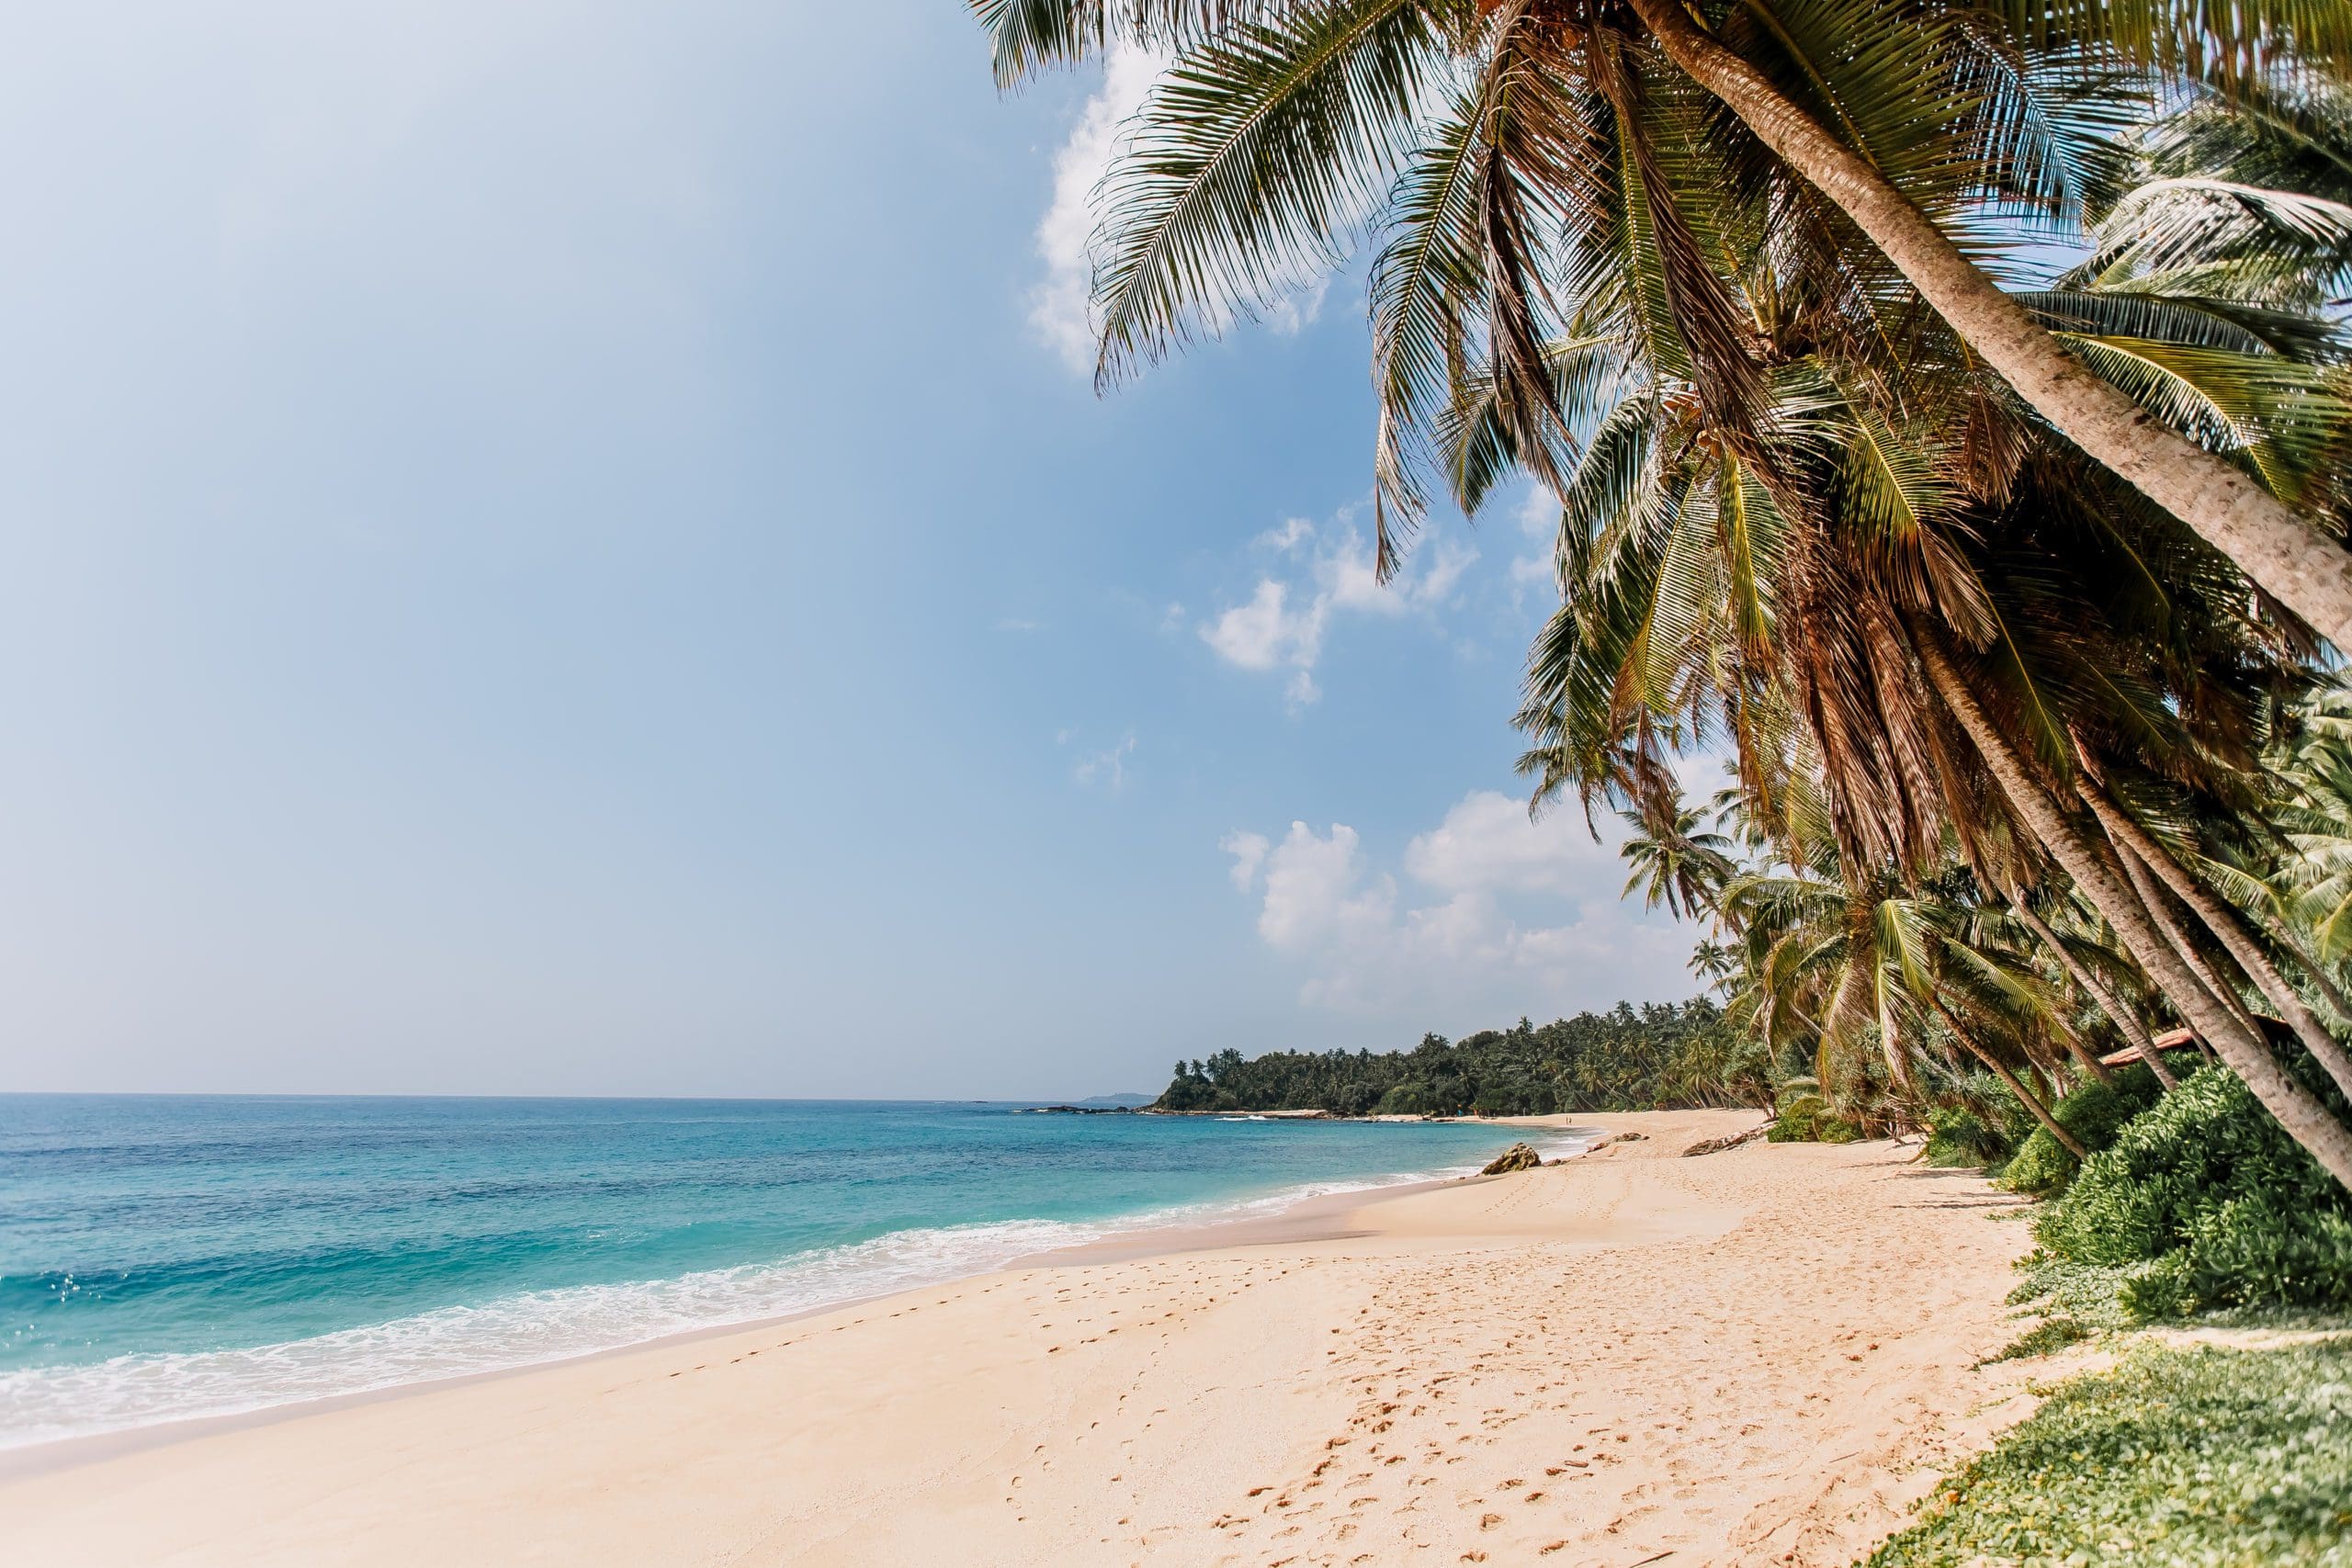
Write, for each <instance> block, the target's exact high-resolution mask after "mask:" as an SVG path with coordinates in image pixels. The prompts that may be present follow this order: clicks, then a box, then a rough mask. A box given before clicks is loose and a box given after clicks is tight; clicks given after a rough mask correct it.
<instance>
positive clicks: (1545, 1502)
mask: <svg viewBox="0 0 2352 1568" xmlns="http://www.w3.org/2000/svg"><path fill="white" fill-rule="evenodd" d="M1753 1120H1754V1118H1753V1117H1752V1116H1744V1115H1741V1114H1738V1113H1733V1112H1691V1113H1659V1114H1655V1115H1645V1116H1617V1117H1585V1118H1579V1119H1578V1121H1579V1122H1580V1123H1583V1124H1591V1123H1595V1122H1598V1123H1601V1124H1604V1125H1607V1126H1609V1127H1611V1128H1612V1129H1616V1128H1634V1129H1639V1130H1641V1131H1643V1132H1644V1133H1645V1134H1647V1139H1646V1141H1645V1142H1641V1143H1631V1144H1624V1145H1617V1146H1615V1147H1612V1148H1611V1149H1607V1150H1604V1151H1601V1152H1600V1153H1597V1154H1594V1155H1591V1156H1586V1157H1584V1158H1582V1159H1579V1160H1576V1161H1572V1162H1570V1163H1568V1164H1566V1165H1564V1166H1559V1167H1553V1168H1545V1169H1543V1170H1538V1171H1530V1172H1525V1173H1521V1174H1520V1175H1516V1176H1509V1177H1500V1178H1496V1179H1491V1180H1485V1181H1476V1182H1467V1183H1460V1184H1454V1185H1450V1186H1447V1187H1444V1188H1442V1189H1438V1190H1424V1191H1419V1192H1415V1193H1411V1194H1408V1195H1406V1196H1402V1197H1393V1198H1390V1199H1386V1200H1384V1201H1374V1202H1371V1203H1368V1204H1366V1205H1364V1206H1363V1207H1362V1208H1360V1209H1357V1210H1355V1211H1354V1212H1352V1213H1348V1214H1346V1215H1344V1216H1340V1217H1339V1218H1337V1219H1336V1220H1326V1221H1323V1222H1320V1223H1318V1224H1317V1229H1318V1230H1320V1231H1321V1232H1323V1233H1324V1234H1323V1236H1322V1238H1321V1239H1312V1238H1307V1237H1304V1236H1294V1237H1290V1238H1287V1239H1284V1238H1276V1239H1271V1240H1270V1239H1267V1237H1266V1233H1264V1232H1263V1231H1261V1232H1259V1233H1257V1234H1255V1235H1252V1236H1250V1238H1249V1239H1248V1241H1247V1242H1246V1243H1245V1242H1243V1241H1241V1240H1238V1239H1236V1238H1235V1237H1232V1236H1227V1237H1224V1238H1222V1239H1219V1238H1216V1237H1203V1238H1199V1239H1202V1240H1205V1241H1208V1242H1210V1243H1211V1245H1210V1247H1209V1248H1208V1249H1207V1250H1197V1251H1186V1252H1182V1253H1177V1254H1173V1255H1163V1256H1159V1257H1151V1258H1124V1259H1121V1260H1114V1261H1083V1260H1080V1261H1068V1260H1065V1261H1057V1262H1056V1263H1054V1264H1052V1265H1050V1266H1045V1267H1037V1268H1031V1269H1023V1270H1019V1271H1016V1272H1010V1273H1002V1274H994V1275H989V1276H985V1277H982V1278H979V1279H976V1280H968V1281H966V1282H964V1283H961V1284H957V1285H953V1286H945V1287H941V1288H938V1289H935V1290H930V1291H923V1292H913V1293H910V1294H908V1295H904V1296H898V1297H892V1298H889V1299H888V1300H885V1301H881V1302H877V1303H867V1304H865V1305H862V1306H857V1307H851V1308H845V1309H842V1310H840V1311H836V1312H831V1313H828V1314H820V1315H818V1316H814V1317H809V1318H803V1319H798V1320H796V1321H793V1322H790V1323H785V1324H775V1325H767V1326H765V1327H762V1328H755V1329H746V1330H739V1331H730V1332H729V1333H728V1334H726V1335H723V1336H717V1337H704V1338H699V1339H694V1340H688V1341H680V1342H673V1343H669V1344H664V1345H659V1346H653V1347H650V1348H644V1349H639V1350H633V1351H628V1352H622V1353H618V1354H615V1355H610V1356H604V1357H597V1358H594V1359H587V1360H582V1361H576V1362H571V1363H567V1364H563V1365H560V1366H554V1367H547V1368H540V1369H537V1370H533V1371H522V1372H517V1373H514V1374H511V1375H505V1376H500V1377H495V1378H491V1379H485V1380H480V1381H475V1382H466V1383H461V1384H455V1385H445V1386H441V1387H436V1388H427V1389H424V1390H419V1391H416V1392H413V1393H404V1394H401V1395H400V1396H398V1397H392V1398H387V1399H380V1400H375V1401H370V1402H365V1403H359V1404H348V1405H345V1406H342V1407H339V1408H332V1409H326V1410H322V1411H316V1412H312V1413H309V1414H302V1415H297V1416H287V1417H284V1418H278V1419H273V1420H268V1421H266V1422H262V1423H258V1424H252V1425H247V1426H243V1427H235V1428H232V1429H228V1430H213V1431H208V1432H205V1433H203V1434H202V1435H199V1436H195V1437H191V1438H186V1439H184V1440H180V1441H175V1442H171V1443H168V1444H164V1445H162V1446H154V1447H148V1448H144V1449H140V1450H133V1451H128V1452H117V1453H114V1454H111V1455H108V1456H107V1457H101V1458H98V1459H96V1460H92V1461H87V1462H81V1463H76V1464H74V1465H72V1466H70V1467H68V1468H63V1469H51V1470H49V1471H46V1472H35V1473H29V1474H22V1475H18V1476H17V1477H15V1478H14V1479H11V1480H7V1481H6V1482H0V1561H6V1562H23V1563H36V1562H73V1563H76V1564H111V1563H124V1564H141V1565H148V1564H165V1563H170V1564H182V1563H216V1562H217V1563H237V1564H276V1563H286V1564H313V1563H383V1564H398V1565H401V1568H410V1565H416V1564H433V1565H435V1568H441V1565H448V1564H469V1563H508V1562H556V1563H564V1564H605V1563H610V1564H614V1565H616V1568H617V1565H623V1564H626V1565H628V1568H640V1565H653V1564H668V1563H697V1564H705V1563H707V1564H717V1563H729V1564H766V1563H857V1564H875V1565H891V1564H899V1563H922V1564H940V1565H959V1564H999V1563H1003V1564H1012V1563H1085V1564H1091V1563H1114V1564H1116V1563H1130V1562H1138V1563H1139V1562H1149V1563H1170V1564H1192V1563H1255V1564H1276V1563H1295V1564H1300V1565H1305V1564H1326V1563H1362V1564H1381V1563H1391V1562H1432V1563H1438V1562H1443V1563H1452V1562H1496V1563H1531V1562H1561V1563H1577V1564H1587V1563H1605V1564H1611V1565H1614V1568H1630V1565H1632V1564H1634V1563H1639V1562H1649V1561H1657V1562H1663V1563H1665V1564H1666V1568H1685V1565H1689V1564H1697V1563H1706V1562H1819V1563H1840V1564H1842V1563H1845V1562H1850V1561H1851V1560H1852V1558H1853V1557H1854V1555H1855V1554H1856V1553H1857V1552H1858V1551H1860V1550H1861V1549H1862V1548H1864V1547H1866V1546H1867V1545H1868V1543H1869V1542H1870V1541H1871V1540H1873V1539H1875V1538H1876V1537H1878V1536H1880V1535H1883V1534H1884V1533H1885V1532H1886V1531H1887V1530H1889V1529H1894V1528H1897V1527H1899V1525H1900V1524H1901V1522H1902V1518H1903V1513H1902V1510H1903V1508H1904V1506H1905V1505H1906V1504H1907V1503H1908V1502H1909V1501H1910V1500H1911V1499H1912V1498H1914V1497H1916V1496H1917V1495H1919V1494H1920V1493H1921V1492H1923V1491H1924V1490H1925V1489H1926V1488H1927V1487H1928V1484H1929V1483H1931V1482H1932V1480H1933V1478H1934V1475H1935V1474H1936V1472H1938V1471H1939V1470H1940V1469H1941V1468H1943V1467H1945V1466H1947V1465H1949V1464H1950V1463H1951V1462H1952V1461H1954V1460H1955V1459H1956V1458H1958V1457H1959V1456H1960V1455H1961V1454H1962V1453H1964V1452H1965V1451H1967V1450H1969V1449H1971V1448H1973V1446H1975V1445H1976V1444H1978V1443H1981V1442H1982V1441H1983V1440H1984V1439H1985V1436H1986V1434H1987V1433H1989V1432H1990V1431H1991V1430H1992V1429H1993V1428H1995V1427H1996V1426H1997V1425H1999V1424H2002V1423H2003V1422H2005V1421H2007V1420H2008V1419H2013V1418H2015V1417H2016V1416H2018V1415H2021V1414H2022V1413H2023V1411H2024V1408H2025V1403H2026V1402H2025V1399H2024V1398H2023V1396H2022V1395H2021V1394H2020V1393H2019V1390H2020V1389H2021V1386H2022V1382H2023V1378H2022V1374H2021V1373H2020V1372H2019V1371H2018V1370H2017V1369H2016V1368H2015V1367H2014V1366H2013V1365H2012V1366H2003V1367H1996V1368H1989V1369H1985V1370H1984V1371H1972V1370H1971V1363H1972V1362H1973V1361H1974V1360H1975V1359H1978V1358H1979V1357H1981V1356H1983V1355H1985V1354H1986V1353H1988V1352H1989V1351H1990V1350H1992V1349H1994V1348H1997V1347H1998V1346H1999V1345H2000V1344H2002V1343H2003V1342H2005V1341H2006V1340H2007V1338H2008V1337H2010V1336H2011V1335H2012V1334H2013V1333H2014V1332H2015V1325H2013V1324H2011V1323H2010V1322H2008V1321H2007V1314H2006V1312H2005V1310H2004V1308H2003V1307H2002V1305H2001V1298H2002V1296H2003V1294H2004V1293H2005V1292H2007V1290H2008V1288H2009V1286H2010V1285H2011V1283H2012V1282H2013V1276H2012V1275H2011V1273H2010V1271H2009V1269H2008V1268H2007V1264H2008V1262H2009V1260H2010V1258H2012V1257H2013V1256H2015V1255H2016V1253H2017V1252H2018V1251H2019V1250H2021V1249H2022V1248H2023V1247H2024V1246H2025V1245H2026V1235H2025V1230H2024V1227H2023V1226H2022V1225H2021V1224H2017V1223H2015V1222H2014V1221H2011V1222H2010V1223H2003V1224H1996V1223H1994V1222H1993V1221H1992V1220H1991V1219H1990V1218H1988V1215H1989V1214H1991V1213H1997V1212H1999V1211H2000V1210H2002V1209H2004V1208H2007V1207H2008V1206H2009V1205H2008V1201H2007V1200H2006V1199H2003V1198H2002V1197H2000V1195H1998V1194H1996V1193H1994V1192H1993V1191H1992V1190H1990V1189H1988V1188H1987V1187H1986V1186H1985V1184H1984V1183H1983V1182H1981V1181H1979V1180H1977V1179H1973V1177H1968V1176H1963V1175H1958V1174H1954V1173H1951V1172H1940V1171H1931V1170H1928V1169H1926V1168H1921V1167H1918V1166H1915V1165H1910V1164H1907V1163H1905V1162H1906V1159H1907V1156H1908V1151H1905V1150H1898V1149H1894V1148H1892V1147H1890V1146H1889V1145H1883V1144H1869V1145H1850V1146H1848V1147H1843V1148H1837V1147H1823V1146H1779V1147H1774V1146H1768V1145H1750V1146H1747V1147H1744V1148H1741V1149H1738V1150H1736V1151H1733V1152H1731V1153H1727V1154H1721V1155H1713V1156H1705V1157H1702V1158H1697V1159H1682V1158H1678V1157H1674V1156H1677V1155H1678V1154H1679V1151H1680V1149H1681V1148H1682V1147H1683V1146H1684V1145H1687V1144H1690V1143H1691V1142H1693V1141H1695V1140H1697V1139H1699V1138H1702V1137H1706V1136H1711V1135H1714V1134H1721V1133H1724V1132H1726V1131H1732V1130H1736V1129H1738V1128H1740V1127H1743V1126H1746V1125H1748V1124H1751V1123H1752V1122H1753ZM1334 1233H1337V1234H1334ZM1667 1552H1671V1553H1672V1555H1671V1556H1670V1557H1660V1556H1659V1555H1658V1554H1661V1553H1667Z"/></svg>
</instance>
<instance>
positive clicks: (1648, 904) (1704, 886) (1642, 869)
mask: <svg viewBox="0 0 2352 1568" xmlns="http://www.w3.org/2000/svg"><path fill="white" fill-rule="evenodd" d="M1619 816H1621V817H1622V818H1624V821H1625V825H1626V827H1627V829H1629V831H1628V832H1627V833H1626V835H1625V838H1624V840H1623V842H1622V843H1620V844H1619V845H1618V848H1617V853H1618V854H1619V856H1620V857H1622V858H1623V860H1624V861H1625V862H1626V863H1629V864H1630V865H1632V866H1633V868H1634V871H1633V874H1632V875H1630V876H1628V877H1627V878H1626V879H1625V889H1624V891H1625V895H1626V896H1627V897H1631V896H1632V895H1633V892H1634V889H1635V888H1637V887H1638V888H1640V889H1642V907H1643V908H1646V909H1655V908H1657V907H1658V906H1659V905H1660V904H1664V905H1665V906H1666V908H1667V912H1668V914H1671V915H1673V916H1674V917H1675V918H1676V919H1682V918H1684V917H1686V916H1688V917H1691V918H1692V919H1695V918H1697V917H1698V916H1699V914H1700V913H1702V911H1707V910H1712V909H1713V907H1714V902H1715V895H1716V894H1717V893H1718V892H1719V891H1721V889H1722V888H1723V886H1724V884H1725V883H1726V882H1729V881H1730V880H1731V877H1732V873H1733V870H1734V866H1733V863H1732V858H1731V854H1730V849H1731V840H1728V839H1726V838H1724V836H1723V835H1722V834H1721V833H1713V832H1709V831H1707V830H1706V829H1703V828H1702V827H1701V826H1700V825H1699V814H1698V813H1697V812H1695V811H1692V810H1691V809H1690V808H1688V807H1683V806H1681V805H1680V803H1679V801H1678V802H1673V803H1671V804H1670V805H1669V806H1668V808H1667V809H1666V810H1665V811H1663V812H1639V811H1625V812H1620V813H1619Z"/></svg>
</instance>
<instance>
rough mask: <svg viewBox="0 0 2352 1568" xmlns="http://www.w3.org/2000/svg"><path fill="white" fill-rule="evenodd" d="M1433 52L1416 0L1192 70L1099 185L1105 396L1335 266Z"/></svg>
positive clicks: (1293, 13) (1288, 19)
mask: <svg viewBox="0 0 2352 1568" xmlns="http://www.w3.org/2000/svg"><path fill="white" fill-rule="evenodd" d="M1438 41H1439V39H1438V36H1437V34H1436V31H1435V29H1434V28H1433V26H1432V24H1431V20H1430V16H1429V14H1428V12H1427V9H1426V7H1425V6H1423V5H1421V4H1419V0H1327V3H1325V4H1319V5H1312V6H1286V7H1283V8H1282V9H1281V10H1280V11H1279V12H1276V13H1274V14H1273V15H1272V17H1270V19H1269V20H1268V21H1267V22H1266V23H1264V24H1262V25H1261V24H1245V25H1240V26H1236V27H1231V28H1226V29H1223V30H1220V31H1219V32H1217V33H1216V35H1215V36H1214V37H1213V38H1211V39H1208V40H1206V41H1204V42H1203V43H1202V44H1201V45H1200V46H1199V47H1197V48H1195V49H1193V50H1191V51H1187V52H1185V53H1184V54H1182V55H1181V56H1180V57H1179V58H1178V61H1177V62H1176V64H1175V65H1173V66H1172V67H1170V70H1169V71H1168V73H1166V74H1165V75H1163V76H1162V77H1161V78H1160V80H1159V84H1158V85H1156V86H1155V87H1154V88H1153V90H1152V94H1151V96H1150V97H1149V98H1148V100H1147V101H1146V103H1145V105H1144V107H1143V108H1142V110H1141V111H1140V112H1139V113H1138V114H1137V116H1136V122H1135V124H1136V130H1135V131H1134V132H1133V134H1132V135H1131V137H1130V138H1129V140H1128V141H1127V142H1126V144H1125V147H1124V148H1123V150H1122V152H1121V153H1120V155H1119V157H1118V158H1117V160H1116V161H1115V162H1114V164H1113V165H1112V168H1111V172H1110V173H1109V174H1108V175H1106V176H1105V177H1104V182H1103V193H1104V195H1103V210H1104V214H1105V217H1104V221H1103V229H1102V231H1101V232H1100V234H1099V235H1098V236H1097V250H1098V254H1100V255H1101V256H1102V257H1103V260H1102V262H1101V264H1100V265H1099V267H1098V269H1097V272H1096V276H1095V297H1096V300H1097V302H1098V304H1099V305H1100V307H1101V309H1102V322H1103V324H1102V353H1101V357H1100V360H1099V362H1098V369H1097V379H1098V380H1099V381H1103V382H1105V383H1107V382H1109V381H1112V380H1115V379H1116V378H1118V377H1119V376H1120V375H1122V374H1123V373H1125V371H1126V370H1128V369H1130V368H1132V367H1134V366H1135V365H1136V364H1137V363H1139V362H1141V361H1146V360H1149V359H1152V358H1155V357H1157V356H1158V355H1160V354H1162V353H1164V352H1166V350H1167V349H1168V348H1169V347H1170V345H1171V344H1175V343H1180V342H1182V341H1184V340H1185V339H1187V338H1189V337H1191V336H1192V335H1193V334H1194V333H1199V332H1203V331H1211V332H1213V331H1216V329H1217V328H1218V327H1220V326H1221V325H1222V323H1223V322H1224V321H1226V320H1227V317H1228V316H1230V315H1235V314H1239V315H1245V316H1246V315H1249V314H1250V313H1252V312H1253V311H1255V310H1259V309H1261V308H1262V307H1264V306H1265V305H1267V304H1269V303H1271V302H1272V300H1274V299H1279V298H1281V297H1282V296H1283V295H1284V294H1285V293H1287V292H1288V291H1290V290H1291V289H1293V288H1296V287H1297V286H1298V285H1299V283H1300V281H1301V280H1302V279H1303V278H1304V277H1306V276H1309V275H1311V274H1312V273H1314V272H1316V271H1319V270H1321V269H1324V268H1326V267H1329V266H1330V265H1336V263H1337V262H1338V261H1339V259H1340V256H1341V255H1342V254H1343V252H1344V249H1345V246H1346V242H1347V240H1348V239H1349V237H1350V236H1351V234H1352V233H1353V231H1355V229H1356V228H1357V227H1358V226H1359V225H1360V224H1361V222H1362V221H1363V218H1364V217H1365V215H1366V214H1367V212H1368V211H1369V209H1370V208H1371V206H1372V204H1373V202H1374V198H1375V197H1376V194H1377V192H1378V191H1379V190H1380V189H1381V188H1382V186H1383V185H1384V183H1385V180H1386V178H1387V177H1388V176H1389V175H1390V174H1391V173H1392V172H1393V171H1394V170H1395V168H1396V167H1397V164H1398V163H1399V162H1400V161H1401V159H1402V158H1403V156H1404V153H1405V152H1406V149H1407V148H1408V146H1409V145H1410V137H1411V134H1412V132H1413V130H1414V128H1415V126H1416V125H1417V123H1418V116H1419V109H1420V104H1421V98H1422V96H1423V93H1424V91H1425V89H1426V87H1427V85H1428V77H1429V73H1430V71H1431V70H1432V68H1433V63H1434V62H1435V61H1436V60H1438V59H1441V58H1442V56H1441V55H1439V54H1438V53H1437V52H1436V51H1435V49H1434V46H1435V45H1436V44H1437V43H1438Z"/></svg>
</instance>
